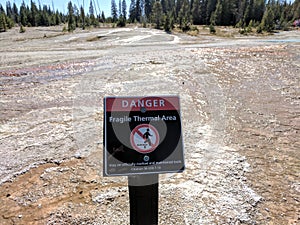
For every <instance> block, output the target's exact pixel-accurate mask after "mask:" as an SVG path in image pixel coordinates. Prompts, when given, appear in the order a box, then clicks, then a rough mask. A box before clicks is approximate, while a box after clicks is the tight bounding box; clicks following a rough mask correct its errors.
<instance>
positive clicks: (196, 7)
mask: <svg viewBox="0 0 300 225" xmlns="http://www.w3.org/2000/svg"><path fill="white" fill-rule="evenodd" d="M192 18H193V24H198V25H199V24H201V23H202V20H201V9H200V1H199V0H195V1H194V2H193V7H192Z"/></svg>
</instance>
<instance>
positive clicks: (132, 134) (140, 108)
mask: <svg viewBox="0 0 300 225" xmlns="http://www.w3.org/2000/svg"><path fill="white" fill-rule="evenodd" d="M103 162H104V166H103V175H104V176H128V187H129V197H130V224H133V225H139V224H141V225H148V224H149V225H153V224H157V223H158V174H160V173H176V172H182V171H183V170H184V167H185V166H184V154H183V141H182V131H181V116H180V104H179V97H178V96H150V97H106V98H104V151H103Z"/></svg>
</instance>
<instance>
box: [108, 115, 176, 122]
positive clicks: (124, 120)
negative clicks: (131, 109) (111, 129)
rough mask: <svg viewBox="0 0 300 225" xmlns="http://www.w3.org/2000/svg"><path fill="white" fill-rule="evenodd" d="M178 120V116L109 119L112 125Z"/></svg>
mask: <svg viewBox="0 0 300 225" xmlns="http://www.w3.org/2000/svg"><path fill="white" fill-rule="evenodd" d="M175 120H177V118H176V116H165V115H163V116H148V117H142V116H133V117H129V116H123V117H113V116H110V117H109V122H110V123H126V122H127V123H130V122H132V121H134V122H148V121H150V122H152V121H175Z"/></svg>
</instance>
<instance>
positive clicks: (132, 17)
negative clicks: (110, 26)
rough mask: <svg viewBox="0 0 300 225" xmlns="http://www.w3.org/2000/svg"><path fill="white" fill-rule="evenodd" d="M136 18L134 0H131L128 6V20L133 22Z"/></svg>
mask: <svg viewBox="0 0 300 225" xmlns="http://www.w3.org/2000/svg"><path fill="white" fill-rule="evenodd" d="M135 18H136V10H135V0H131V3H130V6H129V20H130V22H131V23H134V21H135Z"/></svg>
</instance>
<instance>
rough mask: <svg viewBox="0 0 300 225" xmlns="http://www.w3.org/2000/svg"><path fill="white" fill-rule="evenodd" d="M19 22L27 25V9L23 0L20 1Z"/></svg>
mask: <svg viewBox="0 0 300 225" xmlns="http://www.w3.org/2000/svg"><path fill="white" fill-rule="evenodd" d="M20 22H21V25H23V26H27V9H26V5H25V2H24V1H23V2H22V4H21V7H20Z"/></svg>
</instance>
